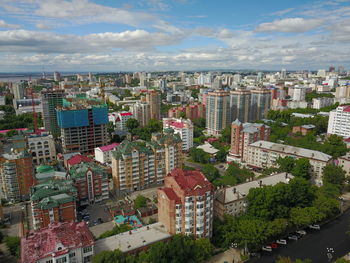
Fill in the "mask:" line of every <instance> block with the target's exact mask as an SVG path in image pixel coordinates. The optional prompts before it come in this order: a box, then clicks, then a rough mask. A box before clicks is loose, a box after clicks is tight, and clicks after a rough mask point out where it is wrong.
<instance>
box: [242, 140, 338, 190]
mask: <svg viewBox="0 0 350 263" xmlns="http://www.w3.org/2000/svg"><path fill="white" fill-rule="evenodd" d="M288 156H289V157H293V158H297V159H298V158H306V159H308V160H309V161H310V165H311V172H312V173H313V175H314V176H315V178H314V181H315V183H316V184H317V185H322V169H323V167H325V166H326V165H327V164H329V163H330V161H331V159H332V156H330V155H328V154H325V153H322V152H319V151H313V150H308V149H304V148H300V147H294V146H290V145H284V144H279V143H273V142H268V141H257V142H254V143H252V144H250V145H249V146H248V160H247V164H248V165H250V166H253V167H258V168H267V167H276V166H277V159H278V158H285V157H288Z"/></svg>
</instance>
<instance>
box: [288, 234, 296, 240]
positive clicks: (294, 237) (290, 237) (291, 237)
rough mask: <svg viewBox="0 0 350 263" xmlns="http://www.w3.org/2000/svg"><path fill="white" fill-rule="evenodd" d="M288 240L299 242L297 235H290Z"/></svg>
mask: <svg viewBox="0 0 350 263" xmlns="http://www.w3.org/2000/svg"><path fill="white" fill-rule="evenodd" d="M288 239H291V240H295V241H297V240H298V237H297V236H295V235H290V236H288Z"/></svg>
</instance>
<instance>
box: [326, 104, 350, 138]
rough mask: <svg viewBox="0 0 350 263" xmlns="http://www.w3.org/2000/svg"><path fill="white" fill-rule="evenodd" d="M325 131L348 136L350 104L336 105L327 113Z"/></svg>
mask: <svg viewBox="0 0 350 263" xmlns="http://www.w3.org/2000/svg"><path fill="white" fill-rule="evenodd" d="M327 133H328V134H336V135H339V136H343V137H350V106H338V107H337V108H336V109H335V110H332V111H331V112H330V113H329V120H328V130H327Z"/></svg>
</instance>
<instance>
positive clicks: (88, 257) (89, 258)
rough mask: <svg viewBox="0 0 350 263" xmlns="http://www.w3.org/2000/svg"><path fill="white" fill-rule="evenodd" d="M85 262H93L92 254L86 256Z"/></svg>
mask: <svg viewBox="0 0 350 263" xmlns="http://www.w3.org/2000/svg"><path fill="white" fill-rule="evenodd" d="M83 262H84V263H89V262H91V256H87V257H84V261H83Z"/></svg>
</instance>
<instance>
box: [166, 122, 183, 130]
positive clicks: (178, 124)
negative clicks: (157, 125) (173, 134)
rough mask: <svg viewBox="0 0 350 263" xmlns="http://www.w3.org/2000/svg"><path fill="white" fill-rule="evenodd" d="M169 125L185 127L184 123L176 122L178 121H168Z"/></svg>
mask: <svg viewBox="0 0 350 263" xmlns="http://www.w3.org/2000/svg"><path fill="white" fill-rule="evenodd" d="M169 125H170V126H172V127H175V128H180V129H181V128H184V127H185V124H184V123H183V122H178V121H170V123H169Z"/></svg>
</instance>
